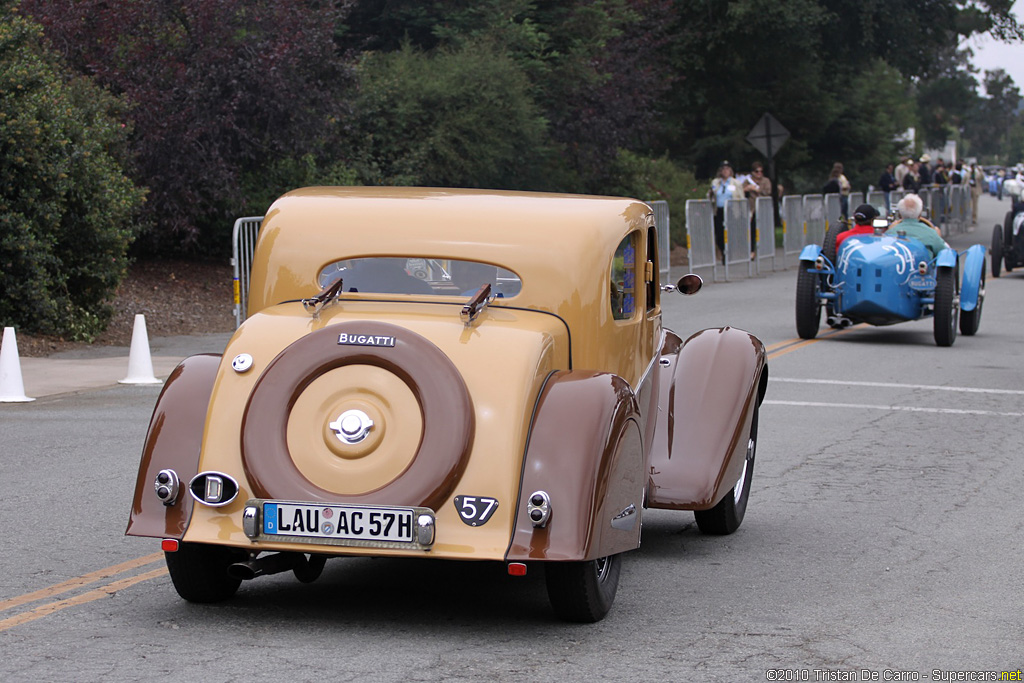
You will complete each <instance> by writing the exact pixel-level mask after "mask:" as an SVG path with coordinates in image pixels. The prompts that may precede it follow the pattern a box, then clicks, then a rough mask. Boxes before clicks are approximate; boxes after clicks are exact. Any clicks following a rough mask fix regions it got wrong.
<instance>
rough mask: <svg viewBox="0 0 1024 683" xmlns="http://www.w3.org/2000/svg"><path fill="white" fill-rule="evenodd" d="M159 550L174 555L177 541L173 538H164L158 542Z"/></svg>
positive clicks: (176, 550) (176, 549)
mask: <svg viewBox="0 0 1024 683" xmlns="http://www.w3.org/2000/svg"><path fill="white" fill-rule="evenodd" d="M160 550H163V551H164V552H165V553H176V552H178V541H177V539H174V538H165V539H164V540H162V541H160Z"/></svg>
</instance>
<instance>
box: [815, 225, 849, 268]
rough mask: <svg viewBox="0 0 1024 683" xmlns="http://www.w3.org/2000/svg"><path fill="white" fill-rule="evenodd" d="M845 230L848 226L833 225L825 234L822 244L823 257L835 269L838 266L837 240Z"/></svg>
mask: <svg viewBox="0 0 1024 683" xmlns="http://www.w3.org/2000/svg"><path fill="white" fill-rule="evenodd" d="M845 230H846V226H845V225H843V224H842V223H840V224H839V225H833V226H832V227H831V228H829V229H828V232H826V233H825V239H824V240H822V242H821V255H822V256H824V257H825V258H826V259H828V262H829V263H831V264H832V267H833V268H835V266H836V239H837V238H838V237H839V233H841V232H844V231H845Z"/></svg>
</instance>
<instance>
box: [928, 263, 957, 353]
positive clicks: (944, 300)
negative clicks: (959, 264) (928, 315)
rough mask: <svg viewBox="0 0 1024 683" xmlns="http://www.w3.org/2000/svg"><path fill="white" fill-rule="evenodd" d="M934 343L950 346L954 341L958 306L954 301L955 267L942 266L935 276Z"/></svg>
mask: <svg viewBox="0 0 1024 683" xmlns="http://www.w3.org/2000/svg"><path fill="white" fill-rule="evenodd" d="M935 280H936V282H935V313H934V317H935V321H934V322H935V343H936V344H938V345H939V346H952V345H953V342H954V341H956V328H957V318H958V317H959V313H960V307H959V306H958V305H957V301H956V269H955V268H949V267H943V268H939V272H938V273H937V274H936V277H935Z"/></svg>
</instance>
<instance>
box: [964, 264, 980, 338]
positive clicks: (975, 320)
mask: <svg viewBox="0 0 1024 683" xmlns="http://www.w3.org/2000/svg"><path fill="white" fill-rule="evenodd" d="M984 303H985V268H984V267H982V269H981V282H980V283H978V305H977V306H975V307H974V310H973V311H965V310H962V309H961V311H960V334H962V335H964V336H965V337H972V336H974V334H975V333H976V332H977V331H978V327H979V326H980V325H981V308H982V304H984Z"/></svg>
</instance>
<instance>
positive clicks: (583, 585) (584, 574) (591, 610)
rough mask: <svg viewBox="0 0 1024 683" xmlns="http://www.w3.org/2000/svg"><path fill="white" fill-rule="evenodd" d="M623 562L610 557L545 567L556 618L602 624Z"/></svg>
mask: <svg viewBox="0 0 1024 683" xmlns="http://www.w3.org/2000/svg"><path fill="white" fill-rule="evenodd" d="M621 563H622V560H621V559H620V557H619V556H618V555H609V556H608V557H601V558H598V559H596V560H587V561H584V562H548V563H546V564H545V568H544V569H545V579H546V580H547V587H548V599H549V600H550V601H551V606H552V607H553V608H554V610H555V614H557V615H558V616H559V618H561V619H564V620H565V621H576V622H580V623H588V624H589V623H594V622H595V621H601V620H602V619H604V617H605V615H606V614H608V610H610V609H611V608H612V603H613V602H614V601H615V592H616V590H617V589H618V587H619V572H620V571H621V570H622V564H621Z"/></svg>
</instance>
